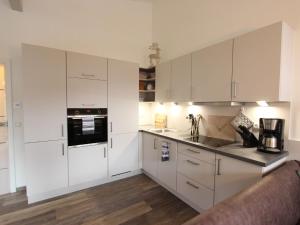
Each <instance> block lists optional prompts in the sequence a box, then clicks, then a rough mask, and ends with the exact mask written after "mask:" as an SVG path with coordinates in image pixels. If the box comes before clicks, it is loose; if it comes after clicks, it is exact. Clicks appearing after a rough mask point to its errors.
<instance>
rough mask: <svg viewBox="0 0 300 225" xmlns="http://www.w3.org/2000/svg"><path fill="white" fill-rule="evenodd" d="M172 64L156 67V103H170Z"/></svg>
mask: <svg viewBox="0 0 300 225" xmlns="http://www.w3.org/2000/svg"><path fill="white" fill-rule="evenodd" d="M170 82H171V62H164V63H161V64H159V65H157V66H156V83H155V86H156V91H155V101H157V102H167V101H170V91H171V90H170Z"/></svg>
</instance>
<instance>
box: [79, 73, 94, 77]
mask: <svg viewBox="0 0 300 225" xmlns="http://www.w3.org/2000/svg"><path fill="white" fill-rule="evenodd" d="M81 76H83V77H95V76H96V75H95V74H85V73H82V74H81Z"/></svg>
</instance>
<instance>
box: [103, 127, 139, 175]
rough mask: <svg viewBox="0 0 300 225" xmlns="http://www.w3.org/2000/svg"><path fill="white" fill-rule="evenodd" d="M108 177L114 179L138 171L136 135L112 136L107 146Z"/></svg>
mask: <svg viewBox="0 0 300 225" xmlns="http://www.w3.org/2000/svg"><path fill="white" fill-rule="evenodd" d="M108 156H109V160H108V161H109V176H110V177H115V176H118V175H123V174H126V173H130V172H132V171H135V170H137V169H138V163H139V153H138V133H137V132H134V133H127V134H112V135H111V136H110V146H109V152H108Z"/></svg>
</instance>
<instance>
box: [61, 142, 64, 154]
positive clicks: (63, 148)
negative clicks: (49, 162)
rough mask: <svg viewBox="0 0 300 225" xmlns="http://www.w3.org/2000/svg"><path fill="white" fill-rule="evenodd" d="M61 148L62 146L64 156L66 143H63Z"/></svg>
mask: <svg viewBox="0 0 300 225" xmlns="http://www.w3.org/2000/svg"><path fill="white" fill-rule="evenodd" d="M61 148H62V155H63V156H64V155H65V144H64V143H62V146H61Z"/></svg>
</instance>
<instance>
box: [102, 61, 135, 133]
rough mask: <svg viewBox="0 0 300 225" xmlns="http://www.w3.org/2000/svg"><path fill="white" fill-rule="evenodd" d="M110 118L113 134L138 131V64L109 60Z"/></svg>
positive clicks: (110, 129) (110, 128)
mask: <svg viewBox="0 0 300 225" xmlns="http://www.w3.org/2000/svg"><path fill="white" fill-rule="evenodd" d="M108 67H109V72H108V108H109V110H108V120H109V126H110V127H109V131H110V132H111V133H112V134H119V133H130V132H137V131H138V102H139V93H138V77H139V73H138V65H137V64H135V63H129V62H123V61H119V60H113V59H110V60H109V61H108Z"/></svg>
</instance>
